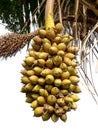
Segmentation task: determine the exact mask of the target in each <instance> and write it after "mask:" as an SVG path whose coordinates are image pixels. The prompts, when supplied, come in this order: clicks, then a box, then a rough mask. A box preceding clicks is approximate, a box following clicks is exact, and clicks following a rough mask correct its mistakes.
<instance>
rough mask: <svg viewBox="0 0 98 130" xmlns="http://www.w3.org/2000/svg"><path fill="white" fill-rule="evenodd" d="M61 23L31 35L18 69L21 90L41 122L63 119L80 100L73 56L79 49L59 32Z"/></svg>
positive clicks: (66, 35)
mask: <svg viewBox="0 0 98 130" xmlns="http://www.w3.org/2000/svg"><path fill="white" fill-rule="evenodd" d="M62 29H63V28H62V25H61V24H60V23H57V24H56V25H55V27H54V28H50V29H48V30H44V29H40V30H39V32H38V35H37V36H35V37H34V38H33V43H32V47H31V48H30V49H29V50H28V55H27V56H26V57H25V59H24V61H23V63H22V66H23V67H24V69H23V70H21V73H22V77H21V82H22V84H23V87H22V88H21V92H23V93H25V94H26V102H28V103H30V104H31V107H32V108H33V110H34V116H36V117H40V116H41V117H42V120H43V121H46V120H48V119H49V118H51V119H52V120H53V121H54V122H56V121H57V120H58V119H59V118H60V119H61V120H62V121H66V119H67V115H66V113H67V112H68V111H71V110H75V109H76V108H77V104H76V102H77V101H78V100H79V97H78V95H77V93H79V92H81V90H80V87H79V86H78V82H79V76H78V74H77V69H76V66H77V62H76V55H77V52H78V50H79V49H78V48H77V47H74V46H73V45H72V42H71V41H72V40H73V37H72V36H70V35H69V34H62Z"/></svg>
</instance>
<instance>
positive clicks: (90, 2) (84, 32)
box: [0, 0, 98, 105]
mask: <svg viewBox="0 0 98 130" xmlns="http://www.w3.org/2000/svg"><path fill="white" fill-rule="evenodd" d="M2 5H5V6H2ZM45 6H46V0H33V1H31V0H17V1H15V0H13V1H12V0H6V1H5V0H0V19H1V20H2V22H3V23H6V24H7V26H6V27H7V28H8V29H10V30H11V31H13V32H14V33H12V34H8V35H6V36H1V37H0V57H3V58H7V57H9V56H13V54H15V53H16V52H17V51H19V50H20V49H21V48H23V47H24V46H25V45H27V43H28V41H30V40H31V39H32V38H33V37H34V36H35V35H37V33H38V29H39V28H41V27H42V28H44V27H45V17H44V16H45ZM53 15H54V21H55V23H57V22H61V23H62V24H63V27H64V29H63V33H69V34H70V35H72V36H73V37H74V41H73V45H74V46H78V47H79V55H78V62H79V64H78V67H77V68H78V71H79V74H80V77H81V78H82V79H83V81H84V83H85V85H86V87H87V89H88V90H89V92H90V93H91V95H92V97H93V99H94V100H95V102H96V103H97V105H98V89H97V87H96V85H95V83H94V78H93V63H94V64H98V63H97V62H98V56H97V54H98V49H97V47H98V44H97V42H98V39H97V37H98V22H97V20H98V0H86V1H85V0H55V2H54V9H53ZM30 27H33V32H31V30H30ZM12 39H13V40H14V41H16V42H14V43H13V40H12ZM8 40H9V41H8ZM24 41H25V44H24Z"/></svg>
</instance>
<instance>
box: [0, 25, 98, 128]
mask: <svg viewBox="0 0 98 130" xmlns="http://www.w3.org/2000/svg"><path fill="white" fill-rule="evenodd" d="M5 33H6V31H5V29H4V26H0V35H3V34H5ZM26 53H27V52H26V47H25V48H24V49H23V50H22V51H20V52H18V53H17V54H16V56H13V57H11V58H8V59H7V60H5V59H0V130H51V129H53V130H98V106H97V105H96V104H95V102H94V100H93V98H92V96H91V95H90V94H89V92H88V90H87V89H86V88H85V87H84V86H83V85H81V89H82V93H81V94H79V97H80V99H81V100H80V101H78V103H77V104H78V108H77V110H76V111H71V112H69V113H68V114H67V116H68V119H67V121H66V122H62V121H61V120H59V121H58V122H56V123H54V122H52V121H51V120H49V121H46V122H43V121H42V119H41V118H36V117H33V111H32V109H31V107H30V105H29V104H28V103H26V102H25V94H23V93H21V92H20V89H21V87H22V84H21V74H20V71H21V69H22V66H21V63H22V62H23V60H24V57H25V55H26ZM95 77H96V78H95V82H96V85H97V84H98V83H97V80H98V73H97V74H96V75H95Z"/></svg>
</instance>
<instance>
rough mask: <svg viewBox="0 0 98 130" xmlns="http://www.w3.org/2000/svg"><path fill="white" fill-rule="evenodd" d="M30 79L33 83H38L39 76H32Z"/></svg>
mask: <svg viewBox="0 0 98 130" xmlns="http://www.w3.org/2000/svg"><path fill="white" fill-rule="evenodd" d="M29 79H30V82H31V83H32V84H37V82H38V76H36V75H32V76H30V77H29Z"/></svg>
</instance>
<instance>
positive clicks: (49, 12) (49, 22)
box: [45, 0, 54, 30]
mask: <svg viewBox="0 0 98 130" xmlns="http://www.w3.org/2000/svg"><path fill="white" fill-rule="evenodd" d="M53 7H54V0H47V2H46V8H45V25H46V30H47V29H49V28H52V27H54V17H53Z"/></svg>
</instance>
